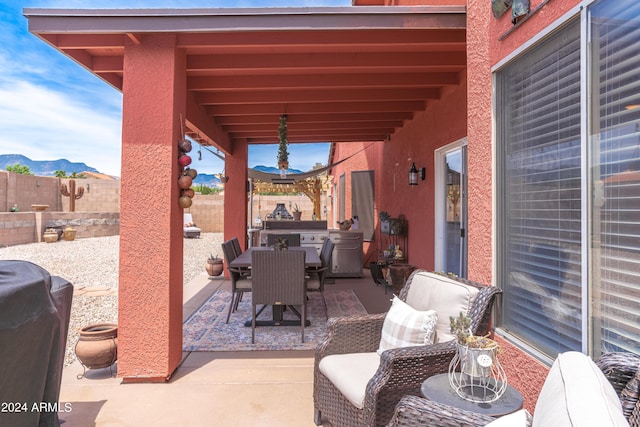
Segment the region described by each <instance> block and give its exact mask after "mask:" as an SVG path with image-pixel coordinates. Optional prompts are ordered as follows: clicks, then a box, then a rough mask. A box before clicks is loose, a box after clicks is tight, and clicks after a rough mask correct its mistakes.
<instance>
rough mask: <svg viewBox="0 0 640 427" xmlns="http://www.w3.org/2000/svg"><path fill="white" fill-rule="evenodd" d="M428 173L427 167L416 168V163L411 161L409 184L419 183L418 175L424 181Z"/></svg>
mask: <svg viewBox="0 0 640 427" xmlns="http://www.w3.org/2000/svg"><path fill="white" fill-rule="evenodd" d="M426 174H427V169H426V168H420V169H416V164H415V163H411V169H409V185H418V177H420V179H421V180H422V181H424V179H425V176H426Z"/></svg>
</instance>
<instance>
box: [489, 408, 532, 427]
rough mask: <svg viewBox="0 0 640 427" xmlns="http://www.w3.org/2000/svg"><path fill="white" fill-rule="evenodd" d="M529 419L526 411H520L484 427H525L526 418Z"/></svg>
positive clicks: (526, 423)
mask: <svg viewBox="0 0 640 427" xmlns="http://www.w3.org/2000/svg"><path fill="white" fill-rule="evenodd" d="M528 417H530V416H529V413H528V412H527V410H526V409H520V410H519V411H516V412H514V413H512V414H509V415H505V416H504V417H500V418H498V419H496V420H495V421H491V422H490V423H489V424H487V425H486V426H485V427H527V426H528V425H529V424H528V421H527V418H528Z"/></svg>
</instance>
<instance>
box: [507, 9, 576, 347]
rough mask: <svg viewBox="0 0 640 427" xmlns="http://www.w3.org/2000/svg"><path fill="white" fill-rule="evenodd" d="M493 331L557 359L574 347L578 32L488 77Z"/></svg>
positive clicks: (572, 28) (565, 32) (570, 29)
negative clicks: (493, 157) (499, 292)
mask: <svg viewBox="0 0 640 427" xmlns="http://www.w3.org/2000/svg"><path fill="white" fill-rule="evenodd" d="M496 97H497V98H496V101H497V104H498V108H497V129H496V130H497V143H498V160H499V168H500V171H499V173H498V177H499V189H498V190H499V193H498V194H499V195H500V198H501V199H500V202H499V210H498V215H499V217H498V218H499V221H498V224H499V226H498V234H499V235H498V238H499V241H500V245H499V257H500V263H499V267H500V270H499V280H500V284H501V286H502V287H503V289H504V295H503V299H502V304H503V307H502V316H503V317H502V319H501V326H502V327H503V328H504V329H506V330H508V331H509V332H510V333H512V334H514V335H515V336H517V337H519V338H520V339H522V340H524V341H526V342H529V343H530V344H532V345H533V346H535V347H536V348H538V349H539V350H540V351H542V352H544V353H547V354H549V355H550V356H555V355H556V354H557V353H559V352H562V351H567V350H580V348H581V310H580V308H581V267H580V266H581V251H582V248H581V150H580V147H581V143H580V125H581V121H580V26H579V20H574V21H572V22H571V23H569V24H568V25H567V26H565V27H564V28H563V29H561V30H559V31H558V32H556V33H555V34H554V35H552V36H550V37H549V38H547V39H546V40H545V41H543V42H542V43H540V44H538V45H537V46H536V47H535V48H533V49H532V50H530V51H528V52H526V54H523V55H521V56H520V57H519V58H518V59H516V60H515V61H514V62H512V63H511V64H509V65H507V66H506V67H505V68H503V69H502V70H501V71H499V72H498V73H497V74H496Z"/></svg>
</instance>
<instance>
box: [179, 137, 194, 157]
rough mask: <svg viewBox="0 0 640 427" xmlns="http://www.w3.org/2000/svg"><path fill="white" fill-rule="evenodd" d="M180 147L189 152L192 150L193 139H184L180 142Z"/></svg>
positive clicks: (181, 149) (184, 151)
mask: <svg viewBox="0 0 640 427" xmlns="http://www.w3.org/2000/svg"><path fill="white" fill-rule="evenodd" d="M178 148H179V149H180V151H182V152H183V153H188V152H189V151H191V141H189V140H188V139H187V138H185V139H183V140H182V141H180V142H178Z"/></svg>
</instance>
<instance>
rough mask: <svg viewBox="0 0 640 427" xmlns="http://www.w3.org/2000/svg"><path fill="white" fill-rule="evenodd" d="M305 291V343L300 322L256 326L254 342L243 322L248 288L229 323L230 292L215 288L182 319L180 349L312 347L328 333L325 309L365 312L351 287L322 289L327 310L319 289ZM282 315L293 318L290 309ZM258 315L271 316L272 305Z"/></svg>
mask: <svg viewBox="0 0 640 427" xmlns="http://www.w3.org/2000/svg"><path fill="white" fill-rule="evenodd" d="M308 295H309V300H308V301H307V320H309V321H310V322H311V325H310V326H308V327H306V328H305V329H304V343H302V342H301V334H300V326H262V327H256V342H255V344H251V327H246V326H244V322H245V321H247V320H249V321H250V320H251V292H248V293H245V294H244V296H243V297H242V301H241V302H240V304H239V305H238V310H237V311H235V312H233V313H231V318H230V319H229V323H225V321H226V319H227V312H228V310H229V304H230V303H231V292H230V291H225V290H218V291H216V293H214V294H213V295H212V296H211V298H209V300H208V301H207V302H205V303H204V304H203V305H202V306H201V307H200V308H199V309H198V310H196V311H195V312H194V313H193V314H192V315H191V316H190V317H189V318H188V319H187V320H186V321H185V322H184V325H183V328H182V331H183V332H182V333H183V341H182V347H183V350H184V351H246V350H314V349H315V348H316V346H317V344H318V343H319V342H320V341H322V339H324V337H325V336H326V334H327V327H326V326H327V312H328V315H329V316H328V317H337V316H348V315H357V314H366V313H367V311H366V310H365V308H364V306H363V305H362V303H361V302H360V300H359V299H358V297H357V296H356V294H355V293H354V292H353V291H352V290H331V289H329V290H327V289H325V291H324V298H325V301H326V303H327V310H326V311H325V307H324V304H323V302H322V295H320V293H319V292H309V294H308ZM257 308H258V309H260V306H258V307H257ZM284 318H285V319H296V317H295V315H294V314H293V313H292V312H291V310H286V311H285V313H284ZM258 319H265V320H267V319H271V307H270V306H269V307H267V308H265V309H264V311H263V312H262V313H261V314H260V316H259V317H258Z"/></svg>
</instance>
